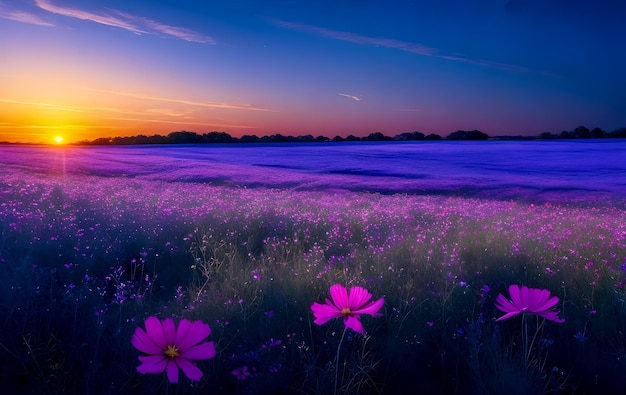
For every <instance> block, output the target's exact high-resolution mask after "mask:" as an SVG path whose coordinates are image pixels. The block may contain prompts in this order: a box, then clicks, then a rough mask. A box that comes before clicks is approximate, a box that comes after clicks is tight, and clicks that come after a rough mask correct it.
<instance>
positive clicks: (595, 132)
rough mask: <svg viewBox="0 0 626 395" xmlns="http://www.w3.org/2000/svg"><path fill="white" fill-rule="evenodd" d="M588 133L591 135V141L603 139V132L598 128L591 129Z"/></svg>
mask: <svg viewBox="0 0 626 395" xmlns="http://www.w3.org/2000/svg"><path fill="white" fill-rule="evenodd" d="M589 133H590V134H591V138H593V139H601V138H603V137H604V130H602V129H600V128H593V129H591V132H589Z"/></svg>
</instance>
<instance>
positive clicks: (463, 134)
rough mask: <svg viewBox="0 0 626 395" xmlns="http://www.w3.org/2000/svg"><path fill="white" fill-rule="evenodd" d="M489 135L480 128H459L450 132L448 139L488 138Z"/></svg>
mask: <svg viewBox="0 0 626 395" xmlns="http://www.w3.org/2000/svg"><path fill="white" fill-rule="evenodd" d="M488 138H489V135H488V134H486V133H483V132H481V131H478V130H470V131H469V132H468V131H465V130H457V131H456V132H453V133H450V134H449V135H448V137H446V140H487V139H488Z"/></svg>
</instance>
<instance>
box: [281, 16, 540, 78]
mask: <svg viewBox="0 0 626 395" xmlns="http://www.w3.org/2000/svg"><path fill="white" fill-rule="evenodd" d="M270 21H271V23H273V24H274V25H276V26H280V27H283V28H286V29H291V30H298V31H303V32H307V33H312V34H316V35H319V36H323V37H328V38H331V39H334V40H341V41H348V42H351V43H355V44H361V45H372V46H380V47H384V48H391V49H397V50H400V51H405V52H410V53H414V54H417V55H421V56H432V57H436V58H441V59H446V60H450V61H454V62H461V63H467V64H473V65H477V66H483V67H491V68H497V69H501V70H507V71H515V72H531V71H532V70H530V69H528V68H526V67H522V66H517V65H513V64H508V63H499V62H493V61H489V60H482V59H474V58H470V57H467V56H464V55H461V54H457V53H451V52H446V51H444V50H441V49H439V48H434V47H430V46H428V45H424V44H421V43H415V42H409V41H402V40H396V39H391V38H381V37H368V36H362V35H359V34H355V33H351V32H343V31H337V30H330V29H325V28H322V27H318V26H312V25H307V24H302V23H294V22H286V21H281V20H276V19H270Z"/></svg>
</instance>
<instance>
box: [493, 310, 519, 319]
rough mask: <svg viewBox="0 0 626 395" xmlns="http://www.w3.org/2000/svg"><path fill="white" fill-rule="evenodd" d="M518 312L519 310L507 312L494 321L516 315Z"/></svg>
mask: <svg viewBox="0 0 626 395" xmlns="http://www.w3.org/2000/svg"><path fill="white" fill-rule="evenodd" d="M518 314H521V311H511V312H509V313H506V314H505V315H503V316H502V317H500V318H498V319H496V321H502V320H506V319H507V318H511V317H513V316H516V315H518Z"/></svg>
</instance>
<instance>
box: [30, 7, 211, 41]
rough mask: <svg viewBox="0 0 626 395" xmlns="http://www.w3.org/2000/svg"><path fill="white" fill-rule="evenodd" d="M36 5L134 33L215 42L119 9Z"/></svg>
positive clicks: (188, 31)
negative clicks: (87, 9)
mask: <svg viewBox="0 0 626 395" xmlns="http://www.w3.org/2000/svg"><path fill="white" fill-rule="evenodd" d="M35 5H37V7H39V8H41V9H43V10H46V11H48V12H51V13H54V14H58V15H63V16H66V17H69V18H76V19H80V20H85V21H91V22H95V23H99V24H101V25H107V26H112V27H116V28H120V29H124V30H127V31H129V32H132V33H134V34H151V35H165V36H170V37H174V38H178V39H181V40H184V41H190V42H197V43H202V44H215V41H213V39H212V38H210V37H207V36H205V35H203V34H201V33H197V32H194V31H192V30H190V29H186V28H183V27H177V26H170V25H166V24H163V23H160V22H157V21H154V20H152V19H148V18H144V17H141V16H136V15H131V14H128V13H125V12H122V11H119V10H107V12H91V11H86V10H81V9H79V8H72V7H64V6H58V5H56V4H54V3H53V2H52V1H51V0H35Z"/></svg>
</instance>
